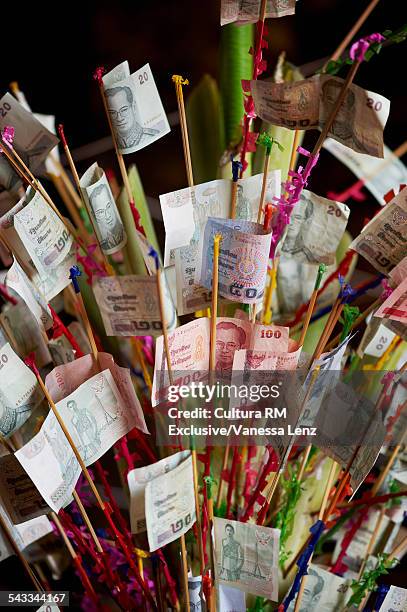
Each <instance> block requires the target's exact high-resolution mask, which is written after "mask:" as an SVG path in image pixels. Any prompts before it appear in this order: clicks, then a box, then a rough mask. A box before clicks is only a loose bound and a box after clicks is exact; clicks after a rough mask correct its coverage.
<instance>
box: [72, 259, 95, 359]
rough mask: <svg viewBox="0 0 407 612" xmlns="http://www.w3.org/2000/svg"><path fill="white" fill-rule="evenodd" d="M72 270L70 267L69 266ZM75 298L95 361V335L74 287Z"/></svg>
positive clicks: (80, 298)
mask: <svg viewBox="0 0 407 612" xmlns="http://www.w3.org/2000/svg"><path fill="white" fill-rule="evenodd" d="M71 270H72V268H71ZM75 298H76V303H77V305H78V307H79V314H80V317H81V319H82V321H83V325H84V327H85V331H86V335H87V336H88V340H89V343H90V346H91V349H92V353H93V357H94V358H95V360H96V361H97V359H98V349H97V346H96V341H95V337H94V335H93V330H92V327H91V324H90V321H89V317H88V313H87V312H86V308H85V304H84V303H83V297H82V295H81V292H80V291H76V289H75Z"/></svg>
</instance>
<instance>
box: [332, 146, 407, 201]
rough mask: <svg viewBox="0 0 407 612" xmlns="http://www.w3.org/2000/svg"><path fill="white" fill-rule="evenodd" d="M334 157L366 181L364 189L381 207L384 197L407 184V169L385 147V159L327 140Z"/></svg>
mask: <svg viewBox="0 0 407 612" xmlns="http://www.w3.org/2000/svg"><path fill="white" fill-rule="evenodd" d="M323 147H324V148H325V149H327V151H329V152H330V153H332V155H334V156H335V157H336V158H337V159H339V161H341V162H342V163H343V164H345V166H347V167H348V168H349V170H351V171H352V172H353V173H354V174H355V175H356V176H357V177H358V179H361V180H363V181H364V187H366V189H368V190H369V191H370V193H371V194H372V195H373V196H374V197H375V198H376V200H377V201H378V202H379V204H380V206H384V205H385V201H384V199H383V196H384V195H385V194H386V193H387V192H388V191H390V189H394V188H395V187H396V186H398V185H401V184H402V183H407V168H406V167H405V165H404V164H403V162H402V161H401V160H400V159H399V158H398V157H396V156H395V155H394V154H393V153H392V151H391V150H390V149H389V147H386V145H384V149H383V152H384V156H383V157H384V159H375V158H374V157H372V156H371V155H365V154H363V153H357V152H356V151H354V150H352V149H349V148H348V147H345V146H344V145H342V144H341V143H340V142H337V141H336V140H333V139H332V138H327V139H326V140H325V142H324V144H323Z"/></svg>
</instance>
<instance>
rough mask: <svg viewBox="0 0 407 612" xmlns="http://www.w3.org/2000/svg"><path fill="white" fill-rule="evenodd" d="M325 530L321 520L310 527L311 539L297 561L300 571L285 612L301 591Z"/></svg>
mask: <svg viewBox="0 0 407 612" xmlns="http://www.w3.org/2000/svg"><path fill="white" fill-rule="evenodd" d="M324 529H325V523H324V521H321V520H318V521H317V522H316V523H314V524H313V525H312V526H311V527H310V533H311V537H310V539H309V542H308V545H307V548H306V549H305V550H304V552H303V553H302V555H301V556H300V558H299V559H298V561H297V565H298V571H297V574H296V576H295V578H294V581H293V584H292V587H291V589H290V592H289V593H288V595H287V597H286V598H285V600H284V602H283V606H284V612H285V611H286V610H287V608H288V607H289V605H290V603H291V602H292V601H293V600H294V598H295V596H296V594H297V593H298V591H299V590H300V586H301V580H302V578H303V576H306V575H307V574H308V564H309V561H310V558H311V556H312V554H313V552H314V549H315V546H316V545H317V542H318V540H319V538H320V537H321V535H322V532H323V531H324Z"/></svg>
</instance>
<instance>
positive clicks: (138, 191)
mask: <svg viewBox="0 0 407 612" xmlns="http://www.w3.org/2000/svg"><path fill="white" fill-rule="evenodd" d="M128 177H129V181H130V187H131V191H132V194H133V198H134V202H135V204H136V207H137V210H138V211H139V213H140V221H141V224H142V226H143V227H144V230H145V232H146V236H147V240H148V241H149V243H150V244H151V245H152V246H153V247H154V249H155V250H156V251H157V253H158V254H160V247H159V246H158V240H157V236H156V233H155V230H154V226H153V222H152V219H151V215H150V210H149V208H148V203H147V199H146V196H145V193H144V189H143V185H142V183H141V180H140V176H139V173H138V171H137V168H136V166H135V165H134V164H133V165H132V166H131V167H130V169H129V171H128ZM118 205H119V210H120V216H121V218H122V221H123V225H124V227H125V230H126V234H127V245H126V246H125V248H124V249H123V254H124V261H125V265H126V269H128V270H129V272H130V273H131V274H146V267H145V265H144V260H143V256H142V254H141V252H140V249H139V248H138V245H137V241H136V228H135V225H134V220H133V215H132V212H131V210H130V206H129V205H128V202H127V195H126V191H125V190H124V189H122V191H121V193H120V195H119V197H118Z"/></svg>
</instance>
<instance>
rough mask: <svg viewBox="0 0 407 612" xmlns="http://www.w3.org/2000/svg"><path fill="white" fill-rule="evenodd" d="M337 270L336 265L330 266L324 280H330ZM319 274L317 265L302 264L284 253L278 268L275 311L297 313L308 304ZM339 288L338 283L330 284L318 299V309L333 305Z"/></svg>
mask: <svg viewBox="0 0 407 612" xmlns="http://www.w3.org/2000/svg"><path fill="white" fill-rule="evenodd" d="M335 269H336V264H333V265H331V266H328V267H327V270H326V273H325V277H324V278H328V277H329V275H330V274H332V272H334V271H335ZM317 274H318V265H317V264H308V263H301V262H300V261H297V260H296V259H294V258H290V257H286V256H285V255H284V253H282V254H281V257H280V261H279V264H278V268H277V289H276V291H275V294H276V302H275V303H274V304H273V311H274V310H276V311H278V312H279V313H281V314H287V313H290V314H291V313H295V312H296V311H297V309H298V308H299V307H300V306H301V305H302V304H306V303H307V302H308V300H309V299H310V297H311V294H312V292H313V290H314V287H315V279H316V278H317ZM339 288H340V286H339V282H338V281H336V280H335V281H333V282H332V283H330V284H329V285H328V288H327V289H326V290H325V291H324V292H323V293H322V295H321V297H320V298H319V299H318V302H317V304H318V308H323V307H324V306H327V305H328V304H332V302H333V301H334V300H335V298H336V296H337V295H338V293H339Z"/></svg>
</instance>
